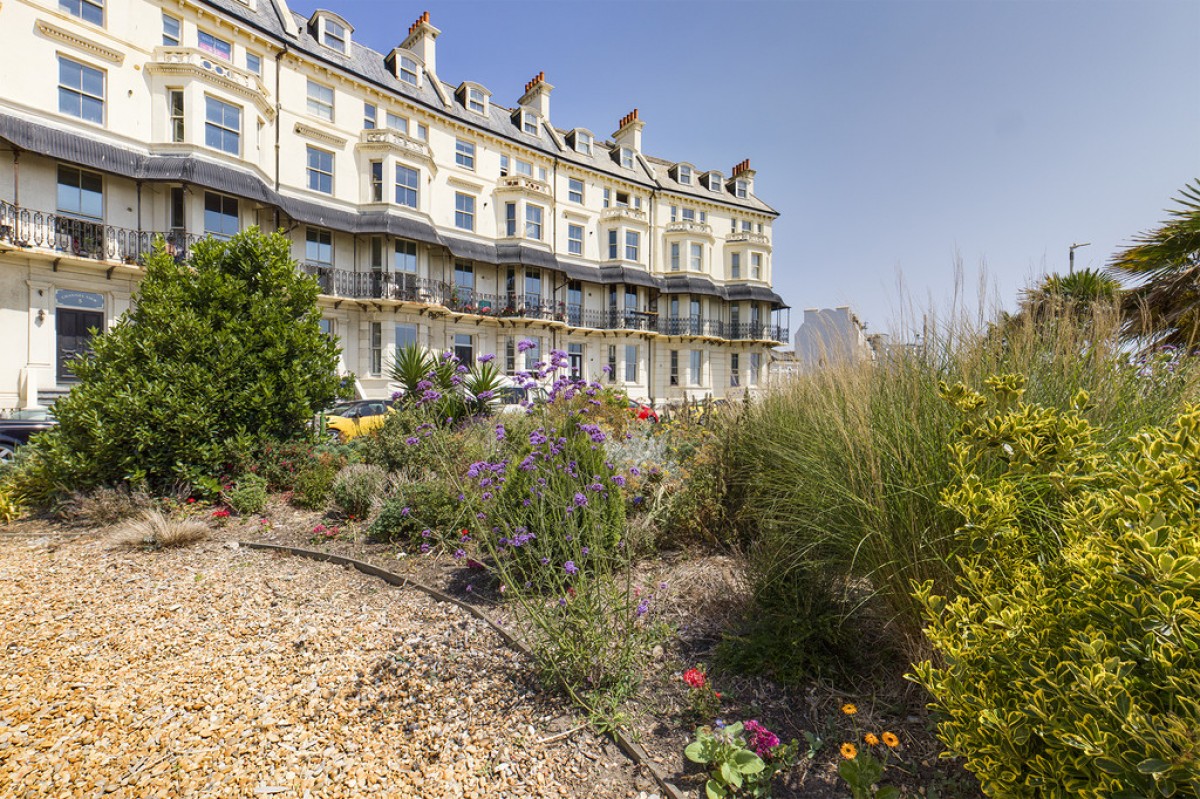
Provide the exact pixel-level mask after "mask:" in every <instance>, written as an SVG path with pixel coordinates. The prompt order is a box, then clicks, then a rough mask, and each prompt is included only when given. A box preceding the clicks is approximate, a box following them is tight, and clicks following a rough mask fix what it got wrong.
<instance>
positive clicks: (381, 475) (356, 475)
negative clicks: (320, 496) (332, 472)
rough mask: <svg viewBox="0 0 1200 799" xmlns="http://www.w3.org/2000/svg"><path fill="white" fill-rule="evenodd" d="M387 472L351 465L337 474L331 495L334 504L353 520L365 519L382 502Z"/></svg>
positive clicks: (370, 466)
mask: <svg viewBox="0 0 1200 799" xmlns="http://www.w3.org/2000/svg"><path fill="white" fill-rule="evenodd" d="M387 482H388V476H387V472H385V471H384V470H383V469H380V468H379V467H378V466H372V465H370V464H366V463H351V464H350V465H348V466H346V467H345V468H343V469H342V470H341V471H340V472H338V475H337V477H336V478H335V479H334V481H333V487H332V489H331V493H332V494H333V501H334V504H336V505H337V506H338V508H339V509H341V511H342V513H344V514H346V515H347V516H349V517H351V518H354V519H366V518H367V517H368V516H370V515H371V511H372V510H373V509H374V508H375V506H376V505H377V504H379V503H382V502H383V500H384V493H385V491H386V489H387Z"/></svg>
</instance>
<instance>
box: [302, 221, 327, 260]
mask: <svg viewBox="0 0 1200 799" xmlns="http://www.w3.org/2000/svg"><path fill="white" fill-rule="evenodd" d="M304 260H305V261H307V262H309V263H314V264H321V265H322V266H333V231H332V230H329V229H328V228H319V227H307V228H305V230H304Z"/></svg>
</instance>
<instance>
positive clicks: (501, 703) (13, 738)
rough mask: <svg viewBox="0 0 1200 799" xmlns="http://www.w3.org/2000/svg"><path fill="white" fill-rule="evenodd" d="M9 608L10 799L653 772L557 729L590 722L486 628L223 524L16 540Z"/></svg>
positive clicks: (364, 789) (1, 568)
mask: <svg viewBox="0 0 1200 799" xmlns="http://www.w3.org/2000/svg"><path fill="white" fill-rule="evenodd" d="M0 618H2V619H3V620H4V624H3V626H2V628H0V796H4V797H8V796H13V797H43V796H45V797H50V796H54V797H90V796H111V797H135V796H136V797H190V796H204V797H217V796H230V797H253V796H260V795H267V796H270V795H277V796H282V797H293V796H294V797H343V796H344V797H357V796H363V795H379V796H400V797H404V796H414V797H415V796H419V797H442V796H445V797H463V796H478V797H556V796H580V797H584V796H586V797H600V798H601V799H605V798H607V797H631V796H638V795H639V793H640V792H642V791H648V790H651V788H652V785H653V783H651V782H649V781H648V779H647V777H646V776H645V775H641V774H638V773H637V772H636V771H635V769H634V768H633V767H632V766H631V765H630V764H629V762H628V761H627V760H626V759H625V758H624V756H623V755H621V754H620V753H619V752H618V751H617V750H616V749H615V747H613V746H612V745H611V744H608V743H607V742H605V741H604V740H601V739H597V738H595V737H594V736H592V735H591V734H590V733H588V732H587V731H579V732H575V733H573V734H571V735H567V736H562V735H561V733H563V732H566V731H569V730H571V729H573V728H575V727H577V726H578V725H579V724H580V720H579V719H578V718H577V716H575V715H574V714H573V713H572V711H571V710H570V709H569V708H568V707H567V706H566V705H565V704H564V703H562V702H560V701H558V700H556V699H553V698H548V697H546V696H544V695H543V694H541V693H540V692H539V691H538V690H537V688H536V686H535V684H534V683H533V681H532V680H531V679H530V677H529V675H528V667H527V664H526V663H525V662H523V661H522V659H521V658H520V657H519V656H518V655H516V654H515V653H513V652H512V651H511V650H509V649H508V648H506V647H505V646H504V645H503V644H502V642H501V641H500V639H499V637H498V636H496V635H495V633H494V632H493V631H491V630H490V629H488V627H487V626H486V625H484V624H483V623H482V622H478V621H477V620H475V619H473V618H471V617H470V616H468V615H467V614H465V613H463V612H462V611H461V610H459V609H457V608H455V607H453V606H450V605H447V604H443V603H437V602H434V601H433V600H431V599H429V598H428V597H426V596H425V595H423V594H421V593H419V592H416V591H411V590H409V591H402V590H397V589H394V588H390V587H387V586H385V585H384V584H382V583H381V582H379V581H378V580H375V579H372V578H368V577H366V576H364V575H361V574H359V573H357V572H355V571H352V570H348V569H344V568H341V567H337V566H331V565H327V564H320V563H314V562H311V561H305V560H301V559H298V558H289V557H285V556H279V555H270V554H265V553H259V552H251V551H248V550H245V549H238V548H236V547H235V546H233V545H231V543H230V542H225V541H217V540H210V541H206V542H203V543H201V544H199V545H197V546H195V547H192V548H190V549H185V550H176V551H164V552H129V551H110V550H109V549H107V548H106V547H105V545H104V544H103V543H102V542H100V541H98V540H95V539H89V538H87V537H84V538H80V539H77V540H74V541H69V542H63V543H62V544H61V546H58V547H57V548H55V547H53V546H49V547H48V546H46V545H45V541H41V542H33V545H31V543H30V542H29V541H26V540H20V539H15V538H10V539H0ZM551 738H558V740H550V741H546V742H545V743H543V742H542V741H544V740H545V739H551ZM643 795H644V794H643Z"/></svg>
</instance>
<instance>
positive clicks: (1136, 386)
mask: <svg viewBox="0 0 1200 799" xmlns="http://www.w3.org/2000/svg"><path fill="white" fill-rule="evenodd" d="M1120 322H1121V320H1120V318H1119V316H1118V314H1117V313H1116V311H1115V309H1114V307H1113V306H1112V305H1111V304H1096V305H1091V306H1088V307H1086V308H1081V307H1077V306H1070V305H1060V306H1059V307H1057V308H1055V309H1052V311H1049V312H1048V311H1047V310H1046V309H1045V307H1043V308H1042V309H1041V312H1040V313H1038V314H1036V315H1033V314H1024V315H1018V316H1014V317H1005V318H1003V319H1002V320H1001V321H999V322H994V323H991V324H977V323H976V324H973V323H971V322H969V321H967V320H965V319H962V318H958V319H954V320H951V321H949V322H947V323H944V324H930V325H927V326H926V329H925V331H924V335H923V336H922V338H921V343H920V344H919V345H912V346H902V347H895V348H893V349H891V350H890V351H889V352H887V354H886V356H885V357H882V358H881V359H879V360H876V361H874V362H861V361H859V362H847V361H843V362H835V363H833V364H831V365H828V366H826V367H824V368H821V369H818V370H814V371H811V372H809V373H807V374H803V375H801V376H798V377H797V378H795V379H794V380H791V381H789V382H786V383H784V384H783V385H782V386H778V387H776V388H774V389H773V390H772V392H771V393H770V394H768V395H767V396H766V397H765V398H764V399H763V400H762V401H761V402H760V403H758V404H755V405H752V406H750V407H749V408H747V409H746V410H745V412H744V413H743V414H742V415H741V416H740V418H739V419H738V421H737V423H736V424H734V425H733V426H732V427H731V429H730V431H729V433H728V434H729V436H730V445H729V448H728V455H727V457H728V458H729V459H730V461H731V462H730V463H728V464H726V465H725V467H726V469H727V473H728V475H729V477H728V484H729V485H728V489H727V497H728V501H729V502H730V503H731V504H732V505H734V506H736V507H735V511H737V512H734V513H731V514H730V518H732V519H736V520H737V523H738V524H739V525H740V526H741V528H742V529H741V530H740V533H741V536H742V538H743V540H746V541H749V542H751V543H750V545H749V570H750V576H751V584H752V590H753V600H754V611H753V614H752V617H753V619H754V621H753V622H752V625H751V628H750V629H749V630H748V631H747V632H746V634H745V636H744V637H741V638H735V639H732V640H730V641H728V642H727V644H726V647H725V652H726V654H727V655H729V656H730V657H731V658H732V659H733V660H734V661H735V665H738V666H740V667H742V668H747V669H750V670H761V671H768V672H772V673H774V674H775V675H776V676H777V677H779V678H782V679H784V680H788V679H801V678H802V677H804V676H808V675H810V674H812V673H813V672H815V671H820V670H822V669H824V668H826V667H828V666H830V665H831V664H833V663H839V662H840V663H842V664H845V665H849V666H851V667H852V668H858V667H863V666H866V665H869V664H866V663H854V662H853V661H854V658H856V657H859V658H861V657H862V656H863V655H864V653H865V652H867V651H871V652H875V653H881V652H885V651H892V652H893V653H895V654H898V655H899V656H902V657H904V658H905V659H906V660H907V659H920V658H921V657H922V656H924V655H925V654H927V644H926V643H925V640H924V637H923V635H922V633H921V625H922V615H921V609H920V607H919V605H918V604H917V602H916V601H915V600H914V599H913V597H912V586H913V585H914V584H924V583H926V582H930V583H931V584H932V585H933V586H934V587H935V589H936V591H937V592H938V593H940V594H941V595H951V594H953V593H954V590H955V589H954V586H955V578H956V576H957V571H958V565H957V558H956V553H957V551H958V549H957V547H958V544H957V543H956V539H955V536H954V531H955V528H956V527H957V525H958V520H957V519H956V517H955V516H954V514H952V513H950V512H949V511H948V510H947V509H946V508H945V507H943V506H942V505H941V504H940V498H941V494H942V491H943V490H944V489H945V488H946V486H947V485H949V484H950V482H951V480H952V478H953V473H952V468H951V462H950V451H949V444H950V442H951V441H952V440H953V439H954V434H955V428H956V425H957V424H958V422H959V419H960V416H959V415H958V413H957V411H956V410H955V409H954V408H953V407H951V405H950V404H949V403H947V402H946V401H945V400H944V399H943V398H942V397H941V396H940V395H939V386H940V385H941V384H943V383H946V384H953V383H957V382H962V383H964V384H966V385H967V386H982V385H983V383H984V381H985V380H986V379H987V378H988V377H989V376H991V375H996V374H1005V373H1016V374H1021V375H1024V376H1025V377H1026V379H1027V389H1026V392H1025V399H1026V400H1027V401H1029V402H1034V403H1038V404H1040V405H1044V406H1047V407H1051V408H1061V409H1067V408H1070V407H1071V406H1072V400H1073V398H1074V397H1075V396H1076V395H1077V393H1078V392H1079V391H1080V390H1081V389H1082V390H1085V391H1086V392H1087V393H1088V396H1089V397H1090V400H1089V403H1088V405H1087V407H1085V408H1083V409H1081V412H1082V414H1083V415H1084V417H1085V418H1087V419H1088V421H1090V422H1092V423H1093V424H1095V425H1096V427H1097V428H1098V429H1102V430H1105V431H1106V435H1107V438H1106V439H1105V440H1104V441H1101V442H1100V446H1101V448H1102V449H1105V450H1108V451H1111V450H1113V449H1114V448H1118V447H1120V446H1121V445H1122V444H1123V442H1124V441H1125V440H1126V439H1127V438H1128V437H1129V436H1131V435H1133V434H1134V433H1135V432H1136V431H1137V430H1139V429H1141V428H1143V427H1146V426H1148V425H1156V424H1163V423H1165V422H1166V421H1167V420H1169V419H1171V418H1172V417H1173V416H1174V415H1175V414H1176V413H1177V412H1178V411H1179V410H1180V409H1181V407H1182V406H1183V403H1184V402H1185V401H1186V400H1187V399H1188V398H1190V397H1194V396H1195V395H1196V390H1195V387H1196V375H1197V370H1196V369H1195V368H1194V366H1193V364H1192V361H1193V360H1195V359H1194V358H1190V357H1180V356H1179V355H1178V353H1173V352H1167V353H1155V354H1149V355H1142V356H1136V355H1134V354H1133V353H1131V352H1130V351H1129V350H1128V349H1127V348H1125V347H1123V346H1122V345H1121V342H1120V337H1119V332H1120ZM859 622H865V624H864V623H859ZM864 631H871V632H873V633H879V632H880V631H882V633H883V637H882V638H877V639H873V640H874V643H875V644H878V645H877V646H870V647H867V646H864V643H863V642H864V638H863V635H864ZM848 659H849V662H848ZM909 662H911V661H909Z"/></svg>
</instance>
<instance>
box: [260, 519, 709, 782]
mask: <svg viewBox="0 0 1200 799" xmlns="http://www.w3.org/2000/svg"><path fill="white" fill-rule="evenodd" d="M238 546H239V547H246V548H247V549H260V550H267V551H272V552H285V553H287V554H289V555H297V556H299V557H302V558H308V559H309V560H319V561H323V562H325V563H336V564H339V565H341V566H352V567H353V568H355V569H357V570H358V571H360V572H362V573H363V574H367V575H370V576H371V577H378V578H379V579H380V580H383V581H384V582H385V583H387V584H389V585H394V586H396V587H398V588H415V589H416V590H418V591H420V592H422V593H424V594H427V595H428V596H430V597H432V598H434V599H436V600H437V601H439V602H449V603H450V604H452V605H455V606H457V607H459V608H461V609H463V610H465V611H466V612H467V613H469V614H471V615H472V616H474V617H475V618H477V619H479V620H480V621H482V622H484V623H485V624H487V625H488V626H489V627H491V628H492V629H493V630H495V631H496V633H497V634H498V635H499V636H500V637H501V638H502V639H503V640H504V642H505V643H506V644H508V645H509V646H510V647H512V648H513V649H515V650H517V651H518V652H520V653H521V654H522V655H525V656H526V657H528V658H530V659H531V660H532V659H533V652H532V651H530V649H529V647H528V646H527V645H526V644H525V642H524V641H522V640H521V639H520V638H517V637H516V636H515V635H513V634H512V633H510V632H509V631H508V630H506V629H504V628H503V627H501V626H500V625H499V624H498V623H497V622H496V621H495V620H494V619H492V617H491V616H489V615H487V614H486V613H484V612H483V611H482V610H480V609H479V608H477V607H475V606H474V605H470V604H467V603H466V602H463V601H462V600H460V599H456V598H455V597H452V596H450V595H449V594H447V593H445V592H444V591H439V590H437V589H436V588H431V587H430V586H427V585H425V584H423V583H419V582H417V581H416V580H412V579H410V578H408V577H403V576H401V575H399V574H396V573H394V572H390V571H388V570H387V569H381V568H379V567H378V566H372V565H371V564H370V563H365V562H363V561H361V560H355V559H354V558H347V557H345V556H344V555H334V554H333V553H331V552H317V551H316V550H312V549H301V548H300V547H289V546H285V545H283V544H268V543H264V542H258V541H239V542H238ZM607 734H608V735H609V736H610V737H611V738H612V739H613V742H614V743H616V745H617V746H618V747H619V748H620V749H621V751H622V752H624V753H625V755H626V756H627V757H628V758H629V759H630V760H632V761H633V763H634V765H637V766H644V767H645V768H646V770H648V771H649V772H650V774H651V776H653V777H654V781H655V782H657V783H658V787H659V788H661V789H662V790H663V792H664V793H666V794H667V796H669V797H671V799H687V797H686V796H685V795H684V793H683V792H682V791H680V790H679V788H677V787H676V786H675V783H673V782H671V781H670V780H669V779H667V775H666V774H664V773H663V771H662V769H660V768H659V767H658V765H657V764H656V763H654V761H652V760H651V759H650V755H649V754H648V753H647V752H646V750H645V749H644V748H643V747H642V745H641V744H639V743H638V742H637V741H635V740H633V739H632V738H630V737H629V736H628V735H626V734H625V732H624V731H623V730H613V731H611V732H609V733H607Z"/></svg>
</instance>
